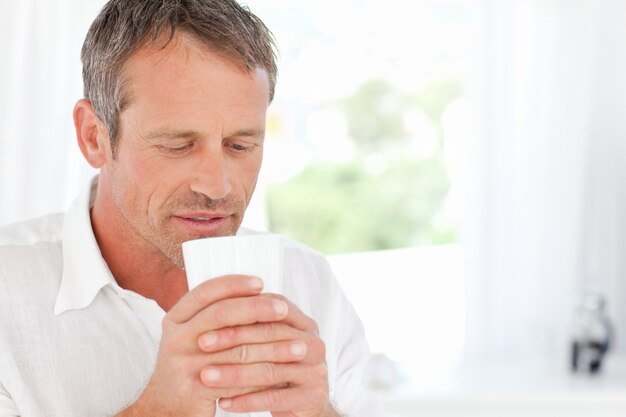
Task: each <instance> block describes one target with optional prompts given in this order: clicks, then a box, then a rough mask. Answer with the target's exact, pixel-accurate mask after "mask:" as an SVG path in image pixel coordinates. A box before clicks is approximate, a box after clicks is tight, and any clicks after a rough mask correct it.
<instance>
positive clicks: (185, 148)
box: [161, 143, 193, 154]
mask: <svg viewBox="0 0 626 417" xmlns="http://www.w3.org/2000/svg"><path fill="white" fill-rule="evenodd" d="M192 146H193V144H192V143H190V144H188V145H185V146H181V147H178V148H169V147H167V146H162V147H161V149H164V150H165V151H167V152H171V153H174V154H181V153H185V152H187V151H188V150H189V149H191V148H192Z"/></svg>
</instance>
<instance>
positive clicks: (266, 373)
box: [198, 294, 338, 417]
mask: <svg viewBox="0 0 626 417" xmlns="http://www.w3.org/2000/svg"><path fill="white" fill-rule="evenodd" d="M253 298H261V299H268V300H277V301H282V302H284V303H286V304H287V305H288V314H287V316H286V317H284V318H283V319H282V320H281V321H279V322H272V321H268V322H265V323H255V324H248V325H240V326H234V327H226V328H221V329H217V330H213V331H210V332H207V333H205V334H203V335H202V336H201V337H200V338H199V339H198V345H199V347H200V348H201V349H202V350H203V351H204V352H206V354H207V359H208V360H209V362H211V363H212V365H211V366H209V367H207V368H205V369H204V370H203V371H202V380H203V382H204V384H206V385H207V386H208V387H211V388H213V389H226V390H231V392H233V393H234V394H233V395H223V396H222V397H221V399H220V401H219V405H220V407H221V408H222V409H224V410H227V411H229V412H234V413H245V412H259V411H271V412H272V415H273V416H274V417H296V416H297V417H319V416H336V415H338V414H336V413H335V412H334V410H333V409H332V407H331V406H330V403H329V398H328V371H327V367H326V362H325V350H326V349H325V345H324V342H323V341H322V340H321V339H320V337H319V329H318V326H317V323H316V322H315V321H314V320H312V319H311V318H309V317H307V316H306V315H305V314H304V313H302V312H301V311H300V310H299V309H298V308H297V307H296V306H295V305H294V304H293V303H291V302H290V301H289V300H287V299H286V298H285V297H282V296H280V295H274V294H262V295H258V296H256V297H253ZM250 387H266V388H265V389H253V388H252V389H249V388H250ZM238 391H239V392H238Z"/></svg>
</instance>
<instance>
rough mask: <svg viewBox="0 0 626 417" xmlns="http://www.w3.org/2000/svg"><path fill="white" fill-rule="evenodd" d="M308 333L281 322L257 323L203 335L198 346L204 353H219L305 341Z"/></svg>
mask: <svg viewBox="0 0 626 417" xmlns="http://www.w3.org/2000/svg"><path fill="white" fill-rule="evenodd" d="M306 336H307V335H306V333H304V332H303V331H301V330H298V329H295V328H293V327H291V326H289V325H287V324H284V323H279V322H269V323H255V324H251V325H245V326H234V327H226V328H222V329H217V330H212V331H210V332H206V333H203V334H202V335H201V336H200V337H199V338H198V346H199V347H200V349H201V350H202V351H204V352H217V351H220V350H225V349H230V348H232V347H235V346H239V345H251V344H256V343H267V342H279V341H286V340H298V339H299V340H303V339H304V338H305V337H306Z"/></svg>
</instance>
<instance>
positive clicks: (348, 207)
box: [268, 159, 449, 253]
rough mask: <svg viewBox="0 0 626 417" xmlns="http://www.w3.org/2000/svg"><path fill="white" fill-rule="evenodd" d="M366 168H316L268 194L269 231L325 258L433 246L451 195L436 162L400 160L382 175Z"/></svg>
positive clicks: (348, 166)
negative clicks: (435, 221) (435, 219)
mask: <svg viewBox="0 0 626 417" xmlns="http://www.w3.org/2000/svg"><path fill="white" fill-rule="evenodd" d="M363 166H364V165H363V164H361V163H358V162H356V161H355V162H351V163H345V164H322V163H320V164H314V165H310V166H309V167H307V168H306V169H305V170H304V171H303V172H301V173H300V174H299V175H298V176H297V177H295V178H293V179H292V180H291V181H288V182H285V183H282V184H275V185H273V186H271V187H270V188H269V190H268V194H269V204H270V207H269V213H270V225H271V229H272V230H274V231H276V232H277V233H281V234H285V235H287V236H291V237H293V238H295V239H297V240H300V241H302V242H303V243H306V244H308V245H310V246H312V247H314V248H316V249H317V250H320V251H322V252H325V253H341V252H349V251H368V250H381V249H390V248H396V247H406V246H411V245H415V244H419V243H433V240H434V239H437V238H438V237H439V238H440V237H441V236H438V234H440V232H441V231H437V230H434V229H433V227H432V225H431V224H432V222H431V218H432V216H433V213H435V212H436V211H437V210H438V209H439V206H440V205H441V202H442V200H443V198H444V197H445V194H446V192H447V190H448V186H449V185H448V180H447V176H446V172H445V169H444V167H443V166H442V165H441V163H440V161H439V160H438V159H430V160H426V161H412V160H407V159H397V160H394V161H392V162H390V163H389V165H388V167H387V169H386V170H385V172H383V173H382V174H380V175H373V174H370V173H368V172H367V171H366V170H365V169H364V168H363Z"/></svg>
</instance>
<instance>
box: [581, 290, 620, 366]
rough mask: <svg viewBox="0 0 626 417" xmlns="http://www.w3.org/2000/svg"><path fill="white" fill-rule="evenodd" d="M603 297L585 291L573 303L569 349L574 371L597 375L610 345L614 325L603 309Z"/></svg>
mask: <svg viewBox="0 0 626 417" xmlns="http://www.w3.org/2000/svg"><path fill="white" fill-rule="evenodd" d="M604 307H605V300H604V297H603V296H602V295H600V294H586V295H584V296H582V297H581V298H580V299H579V300H578V302H577V305H576V310H575V312H574V328H573V338H572V351H571V367H572V371H574V372H583V373H591V374H596V373H598V372H599V371H600V370H601V368H602V360H603V358H604V356H605V354H606V353H607V352H608V350H609V347H610V346H611V340H612V339H613V328H612V326H611V322H610V320H609V318H608V317H607V315H606V313H605V311H604Z"/></svg>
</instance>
